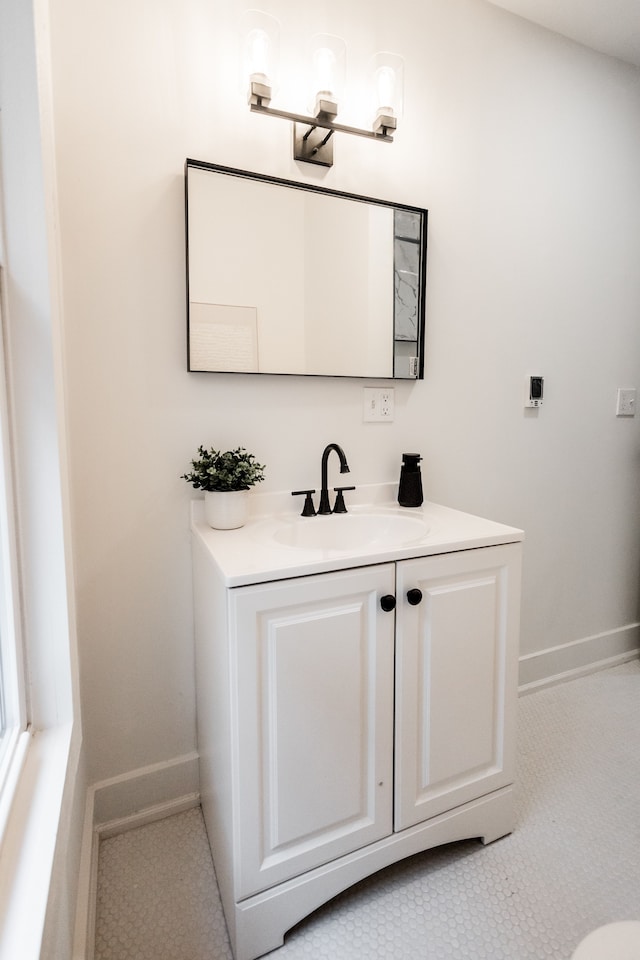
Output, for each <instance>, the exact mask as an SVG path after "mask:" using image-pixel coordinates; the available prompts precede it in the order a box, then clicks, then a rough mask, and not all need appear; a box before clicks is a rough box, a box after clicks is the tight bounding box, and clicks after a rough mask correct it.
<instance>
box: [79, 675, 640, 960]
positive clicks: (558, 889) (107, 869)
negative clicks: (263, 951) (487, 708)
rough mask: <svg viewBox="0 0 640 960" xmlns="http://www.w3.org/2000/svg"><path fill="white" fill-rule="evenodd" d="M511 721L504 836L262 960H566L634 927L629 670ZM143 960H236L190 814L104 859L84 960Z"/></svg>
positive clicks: (419, 865) (308, 924)
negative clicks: (590, 937)
mask: <svg viewBox="0 0 640 960" xmlns="http://www.w3.org/2000/svg"><path fill="white" fill-rule="evenodd" d="M518 711H519V738H518V739H519V753H518V757H519V760H518V784H517V797H518V817H517V826H516V829H515V831H514V833H513V834H511V836H509V837H505V838H503V839H502V840H498V841H497V842H495V843H493V844H490V845H489V846H487V847H483V846H482V845H481V844H480V843H479V842H478V841H475V840H474V841H464V842H461V843H457V844H450V845H448V846H446V847H440V848H436V849H435V850H431V851H427V852H426V853H422V854H419V855H418V856H415V857H412V858H411V859H409V860H405V861H403V862H401V863H399V864H396V865H394V866H393V867H389V868H388V869H386V870H384V871H382V872H381V873H379V874H376V875H375V876H373V877H370V878H369V879H368V880H365V881H363V882H362V883H360V884H358V885H357V886H356V887H353V888H351V889H350V890H348V891H346V892H345V893H343V894H341V895H340V896H339V897H337V898H336V899H335V900H333V901H332V902H331V903H329V904H327V905H326V906H324V907H322V908H321V909H320V910H318V911H317V912H316V913H314V914H313V915H312V916H310V917H308V918H307V919H306V920H305V921H303V923H301V924H299V925H298V926H297V927H296V928H295V929H294V930H292V931H291V932H290V933H289V934H288V935H287V937H286V940H285V944H284V946H283V947H281V948H280V949H279V950H277V951H274V952H273V953H272V954H270V960H271V958H272V960H543V958H553V960H569V958H570V956H571V954H572V952H573V950H574V949H575V947H576V945H577V944H578V942H579V941H580V940H581V939H582V938H583V937H584V936H585V935H586V934H587V933H588V932H589V931H591V930H593V929H594V928H596V927H598V926H600V925H602V924H605V923H609V922H612V921H616V920H632V919H635V920H639V919H640V746H639V740H640V663H638V661H632V662H630V663H627V664H624V665H622V666H619V667H615V668H613V669H610V670H605V671H602V672H600V673H596V674H592V675H590V676H587V677H582V678H580V679H578V680H573V681H571V682H569V683H565V684H562V685H560V686H555V687H550V688H548V689H546V690H541V691H539V692H537V693H533V694H530V695H529V696H525V697H522V698H520V701H519V704H518ZM147 958H148V960H231V951H230V949H229V942H228V939H227V933H226V928H225V924H224V918H223V915H222V911H221V907H220V901H219V898H218V892H217V888H216V884H215V875H214V872H213V866H212V863H211V858H210V855H209V848H208V846H207V839H206V834H205V829H204V824H203V821H202V816H201V813H200V810H199V809H198V808H196V809H193V810H189V811H187V812H186V813H181V814H177V815H175V816H173V817H169V818H167V819H166V820H163V821H160V822H158V823H151V824H149V825H147V826H144V827H140V828H138V829H135V830H131V831H129V832H128V833H124V834H120V835H119V836H116V837H112V838H110V839H107V840H104V841H103V842H102V843H101V845H100V860H99V878H98V904H97V921H96V944H95V960H147ZM611 960H614V958H611Z"/></svg>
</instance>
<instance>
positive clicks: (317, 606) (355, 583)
mask: <svg viewBox="0 0 640 960" xmlns="http://www.w3.org/2000/svg"><path fill="white" fill-rule="evenodd" d="M504 529H505V530H511V528H504ZM514 533H518V534H519V533H520V532H519V531H515V532H514ZM208 539H209V540H210V541H212V542H213V541H216V542H219V535H218V534H217V535H215V536H214V537H213V538H212V537H211V536H209V537H208V535H207V534H205V535H199V534H198V531H197V529H195V528H194V537H193V557H194V588H195V620H196V664H197V696H198V701H197V715H198V746H199V752H200V768H201V796H202V806H203V811H204V816H205V822H206V825H207V831H208V834H209V840H210V843H211V848H212V853H213V857H214V862H215V866H216V874H217V879H218V883H219V886H220V891H221V896H222V901H223V906H224V910H225V916H226V920H227V926H228V929H229V934H230V938H231V942H232V946H233V949H234V954H235V957H236V960H253V958H255V957H258V956H260V955H261V954H263V953H266V952H267V951H269V950H272V949H274V948H275V947H277V946H278V945H280V944H281V943H282V941H283V937H284V934H285V933H286V931H287V930H288V929H289V928H290V927H291V926H293V925H294V924H295V923H296V922H298V921H299V920H300V919H301V918H302V917H304V916H305V915H307V914H308V913H310V912H311V911H312V910H313V909H315V908H316V907H317V906H319V905H321V904H322V903H323V902H325V901H327V900H329V899H330V898H331V897H333V896H335V895H336V894H337V893H339V892H340V891H341V890H343V889H345V888H347V887H348V886H350V885H351V884H353V883H354V882H356V881H357V880H359V879H362V878H363V877H365V876H367V875H369V874H371V873H373V872H374V871H376V870H378V869H380V868H381V867H384V866H387V865H388V864H390V863H393V862H394V861H396V860H399V859H401V858H403V857H406V856H409V855H411V854H414V853H417V852H419V851H421V850H425V849H427V848H429V847H432V846H436V845H438V844H441V843H446V842H449V841H452V840H458V839H463V838H467V837H481V838H482V839H483V840H484V841H485V842H489V841H491V840H494V839H497V838H498V837H500V836H503V835H504V834H506V833H509V832H510V831H511V829H512V827H513V808H512V796H511V784H512V782H513V773H514V769H513V768H514V733H515V722H514V720H515V718H514V712H515V697H516V670H517V652H518V651H517V643H518V620H519V583H520V551H521V546H520V543H519V542H515V541H514V540H513V539H512V542H506V543H494V544H491V545H489V546H481V547H478V548H473V549H462V550H451V549H450V550H449V551H448V552H443V553H441V554H435V555H431V556H424V557H415V556H414V557H408V558H406V559H398V560H393V561H391V560H387V561H386V562H380V563H366V564H364V565H360V566H355V567H354V568H345V567H344V561H342V562H341V565H342V566H343V569H339V570H328V571H327V572H316V573H313V574H309V575H303V576H291V577H286V578H278V579H275V578H274V579H273V580H269V581H265V579H264V576H263V577H262V582H258V583H250V582H248V583H247V582H245V583H240V584H239V585H237V586H230V585H229V583H228V579H229V578H228V577H227V578H225V576H224V571H223V570H221V568H220V564H219V563H218V562H217V561H216V557H215V554H216V551H215V547H212V544H211V543H208V542H207V540H208ZM325 567H326V564H325ZM279 572H281V571H279ZM244 579H245V581H246V580H250V579H251V574H248V575H247V577H246V578H244ZM225 580H226V582H225ZM383 597H385V598H389V597H393V598H395V600H396V606H395V609H393V610H389V611H385V610H384V609H383V605H381V600H382V598H383ZM411 601H413V602H411ZM384 605H385V606H389V605H390V604H389V603H388V602H386V603H385V604H384Z"/></svg>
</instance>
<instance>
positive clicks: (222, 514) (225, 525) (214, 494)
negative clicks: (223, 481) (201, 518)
mask: <svg viewBox="0 0 640 960" xmlns="http://www.w3.org/2000/svg"><path fill="white" fill-rule="evenodd" d="M248 507H249V491H248V490H213V491H209V490H206V491H205V494H204V514H205V517H206V519H207V523H208V524H209V526H210V527H213V529H214V530H235V529H236V528H237V527H243V526H244V524H245V522H246V519H247V510H248Z"/></svg>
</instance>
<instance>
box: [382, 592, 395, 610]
mask: <svg viewBox="0 0 640 960" xmlns="http://www.w3.org/2000/svg"><path fill="white" fill-rule="evenodd" d="M395 605H396V598H395V597H394V596H393V594H391V593H385V595H384V597H380V606H381V607H382V609H383V610H384V612H385V613H390V612H391V611H392V610H394V609H395Z"/></svg>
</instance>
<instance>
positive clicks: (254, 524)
mask: <svg viewBox="0 0 640 960" xmlns="http://www.w3.org/2000/svg"><path fill="white" fill-rule="evenodd" d="M396 493H397V484H394V483H387V484H365V485H361V486H360V487H359V488H358V490H357V491H352V492H349V493H348V494H347V497H349V499H348V500H347V507H348V509H349V512H350V513H354V514H357V513H359V512H374V511H383V512H384V513H385V514H388V513H393V514H399V515H404V516H407V515H409V516H412V517H416V518H421V519H423V521H424V523H425V525H426V528H427V531H426V533H425V535H424V536H421V537H420V538H417V539H414V540H412V541H411V542H410V543H404V544H401V545H394V544H385V545H383V546H381V545H380V544H379V543H378V544H369V545H367V546H361V547H358V548H356V549H354V548H351V549H349V550H335V549H319V548H314V549H308V548H304V549H302V548H300V547H291V546H286V545H285V544H282V543H280V542H278V540H276V539H275V535H276V533H277V531H278V530H279V529H281V528H282V526H283V525H285V524H291V523H292V522H298V521H297V520H296V518H297V517H299V514H300V511H301V509H302V504H303V498H295V499H292V498H291V495H290V494H287V493H272V494H260V493H257V492H256V491H252V493H251V508H250V517H249V519H248V521H247V523H246V524H245V526H244V527H240V528H238V529H236V530H212V529H211V527H209V525H208V524H207V523H206V521H205V518H204V500H203V499H202V498H200V499H198V500H193V501H192V504H191V529H192V531H193V534H194V536H196V537H198V538H200V540H201V541H202V542H203V543H204V545H205V546H206V547H207V549H208V550H209V551H210V553H211V556H212V558H213V560H214V562H215V564H216V565H217V567H218V569H219V570H220V573H221V575H222V578H223V581H224V583H225V584H226V585H227V586H229V587H239V586H243V585H245V584H250V583H265V582H267V581H269V580H282V579H285V578H289V577H302V576H308V575H309V574H313V573H326V572H328V571H331V570H345V569H347V568H351V567H362V566H369V565H371V564H375V563H386V562H387V561H395V560H406V559H409V558H412V557H426V556H431V555H433V554H438V553H452V552H454V551H457V550H472V549H477V548H478V547H488V546H495V545H496V544H500V543H516V542H518V541H520V540H523V539H524V533H523V531H522V530H518V529H517V528H516V527H509V526H506V525H505V524H502V523H495V522H494V521H493V520H485V519H483V518H482V517H476V516H473V515H472V514H469V513H463V512H461V511H460V510H452V509H451V508H450V507H443V506H440V505H439V504H436V503H428V502H425V503H424V504H423V505H422V506H421V507H416V508H406V507H401V506H399V504H398V503H397V501H396V499H395V497H396ZM316 500H317V497H316ZM317 519H318V518H316V517H308V518H307V517H299V522H300V523H301V524H313V523H314V521H316V520H317ZM320 519H321V520H324V519H325V518H320ZM340 519H341V517H340V516H334V517H333V518H332V520H331V522H332V523H336V524H337V523H339V522H340Z"/></svg>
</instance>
